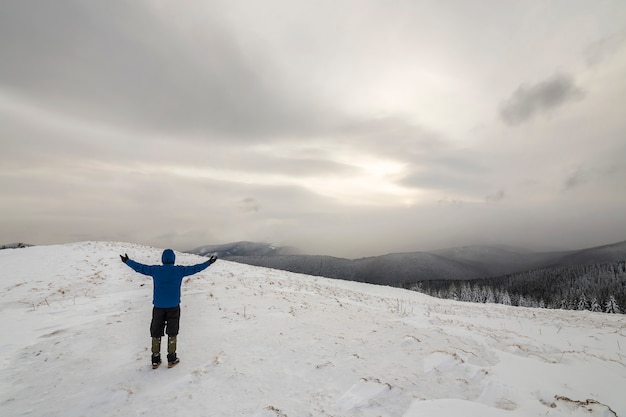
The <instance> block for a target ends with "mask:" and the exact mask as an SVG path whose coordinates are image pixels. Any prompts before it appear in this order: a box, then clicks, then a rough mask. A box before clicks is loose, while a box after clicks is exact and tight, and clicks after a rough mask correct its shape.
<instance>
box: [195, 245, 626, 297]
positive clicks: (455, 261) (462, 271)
mask: <svg viewBox="0 0 626 417" xmlns="http://www.w3.org/2000/svg"><path fill="white" fill-rule="evenodd" d="M189 253H193V254H196V255H203V256H210V255H212V254H216V255H217V256H219V257H220V258H222V259H226V260H229V261H234V262H239V263H244V264H248V265H256V266H263V267H267V268H273V269H281V270H285V271H290V272H297V273H301V274H306V275H316V276H324V277H328V278H338V279H344V280H350V281H359V282H367V283H372V284H382V285H391V286H406V285H407V284H410V283H415V282H420V281H431V280H471V279H478V278H489V277H496V276H501V275H507V274H513V273H518V272H524V271H529V270H533V269H537V268H548V267H558V266H574V265H585V264H591V263H601V262H608V261H618V260H623V259H626V241H624V242H620V243H615V244H611V245H604V246H599V247H594V248H589V249H584V250H578V251H564V252H531V251H528V250H524V249H518V248H510V247H503V246H464V247H458V248H450V249H442V250H437V251H433V252H409V253H391V254H388V255H382V256H376V257H368V258H362V259H354V260H351V259H344V258H335V257H332V256H319V255H301V254H297V253H298V251H297V249H295V248H285V247H274V246H272V245H270V244H268V243H254V242H236V243H230V244H226V245H213V246H202V247H200V248H196V249H194V250H193V251H189Z"/></svg>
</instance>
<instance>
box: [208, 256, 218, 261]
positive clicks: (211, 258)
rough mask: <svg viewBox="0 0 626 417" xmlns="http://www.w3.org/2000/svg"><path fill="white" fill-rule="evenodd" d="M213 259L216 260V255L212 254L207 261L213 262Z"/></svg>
mask: <svg viewBox="0 0 626 417" xmlns="http://www.w3.org/2000/svg"><path fill="white" fill-rule="evenodd" d="M215 261H217V256H215V255H212V256H211V257H210V258H209V262H211V263H214V262H215Z"/></svg>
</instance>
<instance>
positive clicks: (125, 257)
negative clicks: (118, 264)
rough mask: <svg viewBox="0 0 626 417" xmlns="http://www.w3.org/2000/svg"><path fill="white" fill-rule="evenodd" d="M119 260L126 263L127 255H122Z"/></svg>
mask: <svg viewBox="0 0 626 417" xmlns="http://www.w3.org/2000/svg"><path fill="white" fill-rule="evenodd" d="M120 258H122V262H124V263H126V261H127V260H128V254H126V253H125V254H124V255H120Z"/></svg>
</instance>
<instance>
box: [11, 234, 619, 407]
mask: <svg viewBox="0 0 626 417" xmlns="http://www.w3.org/2000/svg"><path fill="white" fill-rule="evenodd" d="M161 252H162V249H158V248H150V247H145V246H139V245H133V244H127V243H110V242H82V243H74V244H67V245H58V246H36V247H29V248H22V249H10V250H4V251H0V271H1V278H0V312H1V314H2V320H0V334H1V335H2V339H1V341H0V415H2V416H64V417H73V416H89V417H97V416H107V417H110V416H124V417H126V416H150V417H159V416H163V417H172V416H229V417H230V416H246V417H305V416H336V417H339V416H342V417H343V416H359V417H370V416H371V417H375V416H384V417H394V416H398V417H424V416H437V417H441V416H454V417H457V416H469V417H509V416H510V417H532V416H538V417H539V416H542V417H543V416H553V417H554V416H593V417H607V416H620V417H624V416H626V396H625V395H624V392H625V387H626V316H624V315H608V314H601V313H592V312H587V311H581V312H575V311H561V310H545V309H530V308H520V307H508V306H502V305H495V304H471V303H461V302H455V301H449V300H441V299H436V298H431V297H428V296H426V295H423V294H420V293H416V292H412V291H407V290H402V289H398V288H390V287H382V286H375V285H370V284H363V283H357V282H350V281H340V280H332V279H326V278H320V277H313V276H307V275H299V274H294V273H289V272H284V271H277V270H272V269H267V268H261V267H255V266H249V265H244V264H239V263H232V262H227V261H223V260H218V261H217V262H216V263H215V264H214V265H212V266H211V267H210V268H208V269H206V270H204V271H203V272H201V273H199V274H197V275H193V276H191V277H189V278H187V279H186V280H185V281H184V283H183V295H182V304H181V308H182V315H181V330H180V334H179V336H178V344H179V346H178V354H179V356H180V358H181V363H180V364H179V365H178V366H177V367H175V368H172V369H167V368H166V367H161V368H159V369H156V370H153V369H152V368H151V366H150V334H149V331H148V328H149V324H150V314H151V309H152V305H151V300H152V283H151V280H150V278H148V277H145V276H143V275H139V274H136V273H135V272H133V271H132V270H130V269H129V268H127V267H126V266H125V265H124V264H123V263H122V262H120V258H119V254H124V253H128V254H129V256H131V257H132V258H133V259H136V260H138V261H140V262H143V263H146V264H158V263H160V259H161V258H160V257H161ZM204 259H205V258H202V257H199V256H197V255H191V254H184V253H177V263H178V264H183V265H191V264H194V263H198V262H201V261H203V260H204Z"/></svg>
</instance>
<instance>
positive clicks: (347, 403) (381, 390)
mask: <svg viewBox="0 0 626 417" xmlns="http://www.w3.org/2000/svg"><path fill="white" fill-rule="evenodd" d="M389 391H391V385H389V384H385V383H382V382H380V381H379V380H377V379H374V380H368V379H361V380H360V381H359V382H357V383H356V384H354V385H353V386H352V387H350V389H349V390H348V391H346V392H345V394H343V395H342V396H341V397H340V398H339V399H338V400H337V407H338V408H339V409H340V410H341V411H342V412H348V411H350V410H353V409H357V408H364V407H369V406H372V405H377V404H379V403H378V400H379V399H382V398H383V397H385V396H386V395H387V394H388V393H389Z"/></svg>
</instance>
